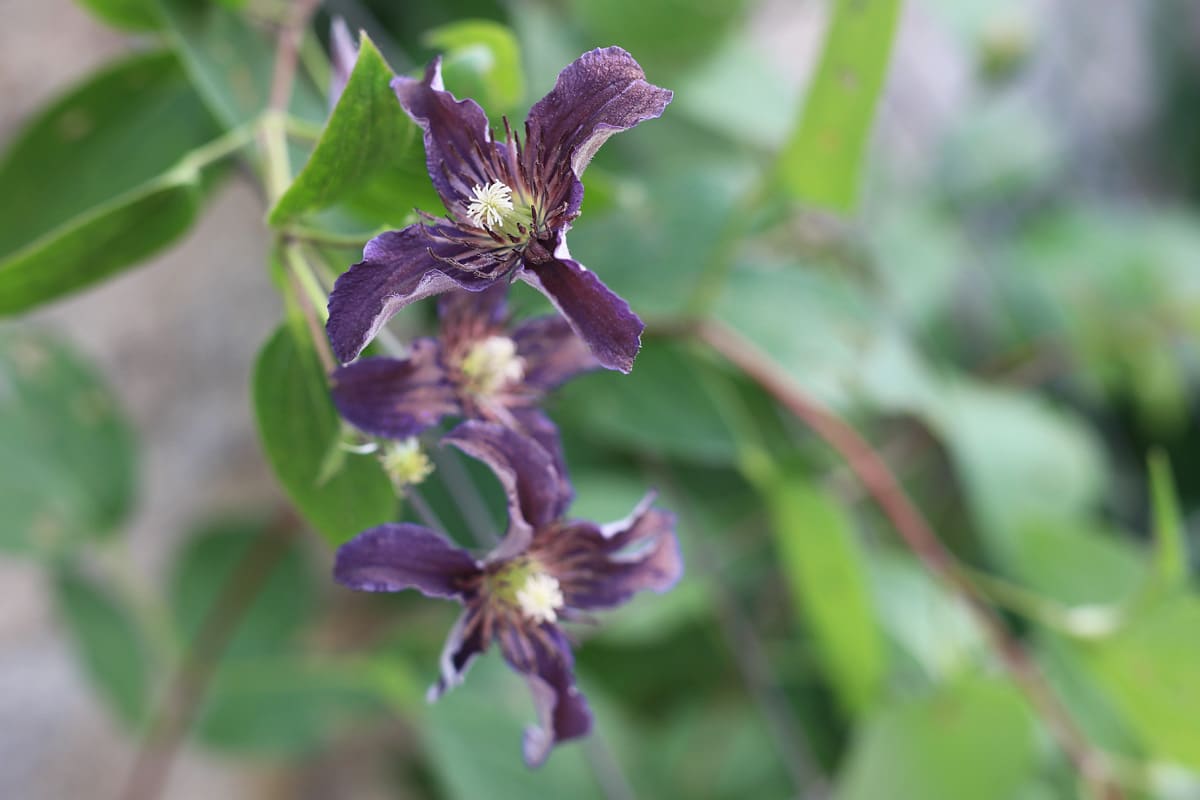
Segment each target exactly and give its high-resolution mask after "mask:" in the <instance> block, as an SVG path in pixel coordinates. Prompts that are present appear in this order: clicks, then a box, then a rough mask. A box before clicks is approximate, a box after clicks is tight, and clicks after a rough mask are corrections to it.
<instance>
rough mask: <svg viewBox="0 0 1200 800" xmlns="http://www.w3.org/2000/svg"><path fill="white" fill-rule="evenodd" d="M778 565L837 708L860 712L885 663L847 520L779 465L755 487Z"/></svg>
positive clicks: (871, 697)
mask: <svg viewBox="0 0 1200 800" xmlns="http://www.w3.org/2000/svg"><path fill="white" fill-rule="evenodd" d="M761 491H762V492H763V494H764V499H765V500H766V505H767V512H768V514H769V516H770V519H771V533H772V535H773V537H774V540H775V547H776V549H777V551H778V552H779V557H780V568H781V569H782V570H783V576H784V578H785V579H786V580H787V583H788V588H789V589H790V590H791V595H792V601H793V604H794V605H795V607H796V613H797V615H798V616H799V617H800V618H802V619H803V620H804V621H805V623H806V624H807V625H808V626H809V628H810V629H811V631H812V634H813V637H814V638H815V639H816V642H817V647H818V648H819V650H820V653H821V657H822V659H823V661H824V666H825V676H826V679H827V680H828V681H829V682H830V683H831V684H832V685H833V687H834V689H835V690H836V691H837V695H838V699H839V700H840V701H841V704H842V707H843V708H844V709H845V710H846V711H848V712H850V713H852V714H862V713H863V712H865V711H866V710H867V709H868V708H869V707H870V706H871V704H872V703H873V702H874V700H875V698H876V695H878V693H879V690H880V687H881V686H882V683H883V678H884V675H885V673H886V671H887V665H886V663H885V661H884V648H883V641H882V639H881V637H880V633H879V627H878V625H877V624H876V621H875V616H874V613H873V611H872V603H871V593H870V588H869V586H868V584H867V575H866V566H865V564H864V560H863V554H862V552H861V546H860V544H859V542H858V540H857V538H856V535H855V532H854V526H853V522H852V520H851V519H850V518H849V517H848V516H847V514H846V512H845V511H844V510H843V509H842V508H841V507H840V506H838V504H837V503H836V502H835V501H834V500H833V499H832V498H831V497H829V496H828V494H826V493H825V492H822V491H821V490H819V489H817V488H815V487H813V486H812V485H811V484H810V482H809V479H808V477H807V476H805V475H802V474H800V473H798V472H796V471H795V470H780V471H779V472H777V473H776V474H775V475H774V476H772V477H771V478H770V479H768V480H767V481H765V482H764V485H763V486H762V487H761Z"/></svg>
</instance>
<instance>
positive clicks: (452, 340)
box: [438, 281, 508, 353]
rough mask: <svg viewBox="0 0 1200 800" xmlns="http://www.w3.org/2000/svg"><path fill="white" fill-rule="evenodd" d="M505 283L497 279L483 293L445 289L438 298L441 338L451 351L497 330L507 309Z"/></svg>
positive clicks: (506, 284) (447, 350) (460, 348)
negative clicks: (447, 290) (446, 290)
mask: <svg viewBox="0 0 1200 800" xmlns="http://www.w3.org/2000/svg"><path fill="white" fill-rule="evenodd" d="M507 299H508V282H507V281H497V282H496V283H495V284H493V285H492V286H491V287H489V288H487V289H484V290H483V291H482V292H466V291H456V292H447V293H446V294H444V295H442V296H441V297H440V298H439V299H438V319H439V322H440V328H441V331H440V334H439V335H440V337H441V339H442V342H443V343H444V346H445V349H446V352H448V353H453V352H457V351H461V350H462V349H463V348H465V347H469V346H470V344H472V343H474V342H480V341H483V340H484V339H486V338H487V337H488V336H491V335H492V334H493V332H495V331H497V330H499V329H500V328H501V327H502V326H503V324H504V319H505V316H506V314H507V310H508V304H507V302H506V301H507Z"/></svg>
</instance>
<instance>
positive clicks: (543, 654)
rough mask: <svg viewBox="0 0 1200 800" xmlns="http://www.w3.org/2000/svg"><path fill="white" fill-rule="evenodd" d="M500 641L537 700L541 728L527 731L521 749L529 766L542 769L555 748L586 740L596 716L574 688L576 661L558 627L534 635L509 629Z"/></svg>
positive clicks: (507, 657) (552, 626)
mask: <svg viewBox="0 0 1200 800" xmlns="http://www.w3.org/2000/svg"><path fill="white" fill-rule="evenodd" d="M508 633H509V634H511V635H510V636H507V637H506V636H503V635H502V636H501V637H500V645H501V650H502V652H503V653H504V658H505V660H507V661H508V663H509V665H510V666H511V667H512V668H513V669H515V670H516V671H517V672H519V673H521V674H522V675H523V676H524V677H525V682H526V683H527V684H528V685H529V691H530V693H531V694H532V695H533V707H534V709H535V710H536V711H537V716H538V724H537V725H534V726H530V727H528V728H526V729H525V736H524V741H523V742H522V750H523V751H524V755H525V763H526V764H528V765H529V766H530V767H540V766H541V765H542V764H543V763H545V761H546V758H547V757H548V756H549V755H550V751H551V750H552V749H553V748H554V745H556V744H558V743H559V742H565V741H567V740H568V739H577V738H579V737H580V736H585V735H587V733H588V731H590V730H591V729H592V712H591V709H589V708H588V704H587V699H586V698H585V697H584V696H583V694H581V693H580V691H579V689H577V688H576V687H575V675H574V674H573V672H572V670H573V669H574V667H575V658H574V656H573V655H572V654H571V646H570V645H569V644H568V643H567V640H566V638H565V637H564V636H563V634H562V631H560V630H559V629H558V628H557V627H555V626H554V625H542V626H541V627H539V628H536V629H534V630H532V631H525V630H521V629H515V628H514V629H510V630H509V631H508Z"/></svg>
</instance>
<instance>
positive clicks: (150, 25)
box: [76, 0, 162, 31]
mask: <svg viewBox="0 0 1200 800" xmlns="http://www.w3.org/2000/svg"><path fill="white" fill-rule="evenodd" d="M76 2H78V3H79V5H81V6H83V7H84V8H86V9H87V10H88V11H90V12H92V13H93V14H95V15H96V16H97V17H99V18H100V19H102V20H104V21H105V22H107V23H108V24H109V25H112V26H114V27H117V28H123V29H125V30H131V31H153V30H157V29H159V28H161V27H162V19H161V18H160V17H159V14H158V9H157V8H155V5H154V0H76Z"/></svg>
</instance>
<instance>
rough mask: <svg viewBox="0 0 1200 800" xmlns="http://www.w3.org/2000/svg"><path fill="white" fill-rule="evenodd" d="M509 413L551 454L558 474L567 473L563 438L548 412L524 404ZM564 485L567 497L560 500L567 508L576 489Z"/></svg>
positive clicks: (530, 436) (520, 426)
mask: <svg viewBox="0 0 1200 800" xmlns="http://www.w3.org/2000/svg"><path fill="white" fill-rule="evenodd" d="M509 414H510V415H511V416H512V418H513V420H514V421H515V422H516V423H517V425H518V426H519V428H520V432H521V433H523V434H525V435H526V436H528V437H529V438H531V439H533V440H534V441H535V442H537V443H538V444H540V445H541V446H542V449H543V450H545V451H546V452H547V453H549V454H550V457H551V458H552V459H553V460H554V468H555V469H556V470H558V474H559V475H567V474H568V473H567V460H566V457H565V455H564V454H563V447H562V438H561V437H560V436H559V435H558V426H557V425H555V424H554V423H553V422H552V421H551V420H550V418H549V417H547V416H546V412H544V411H542V410H541V409H540V408H538V407H537V406H524V407H517V408H511V409H509ZM563 487H564V488H563V491H564V492H566V495H567V499H566V500H560V502H561V504H562V507H563V509H564V510H565V509H566V508H568V507H570V505H571V499H573V498H574V496H575V490H574V489H573V488H572V486H571V484H570V483H565V482H564V484H563Z"/></svg>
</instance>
